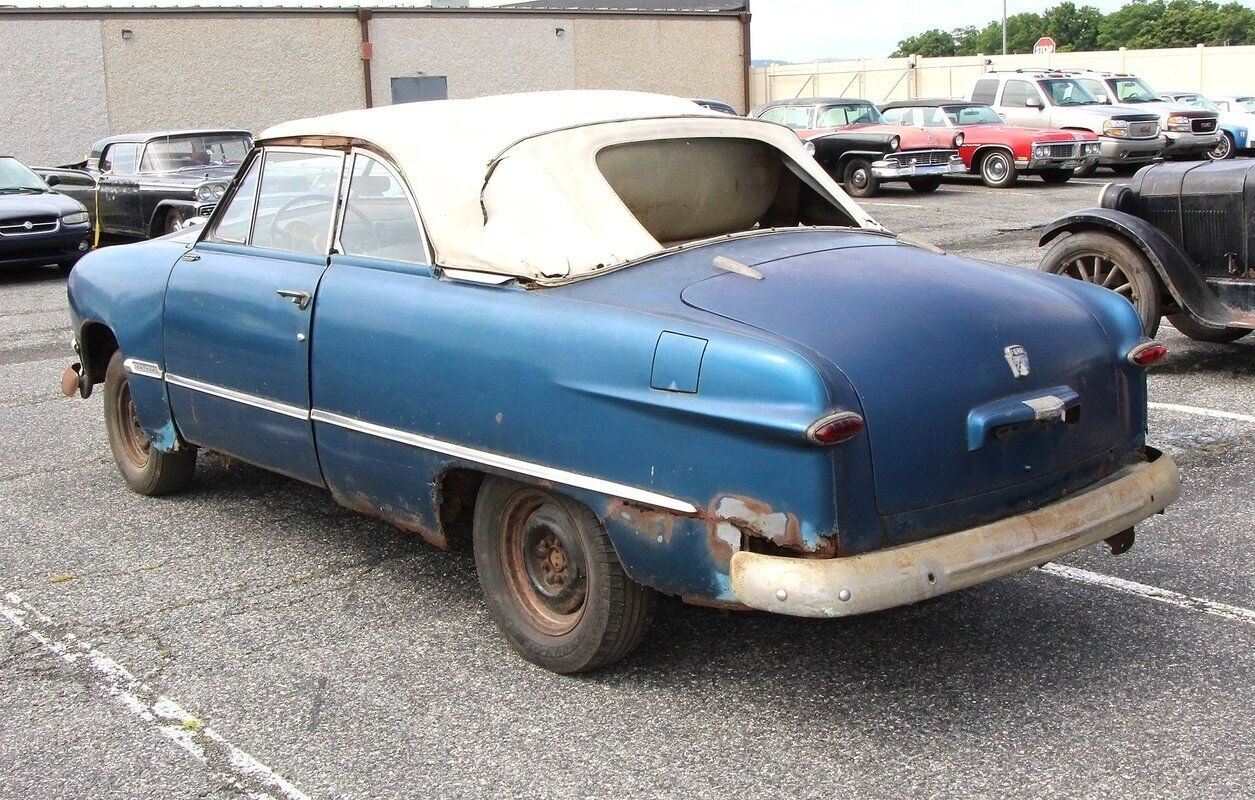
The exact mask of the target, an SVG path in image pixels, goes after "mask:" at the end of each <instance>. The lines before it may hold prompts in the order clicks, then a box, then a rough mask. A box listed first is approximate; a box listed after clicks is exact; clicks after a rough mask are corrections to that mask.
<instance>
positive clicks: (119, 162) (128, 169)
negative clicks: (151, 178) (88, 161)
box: [100, 142, 139, 175]
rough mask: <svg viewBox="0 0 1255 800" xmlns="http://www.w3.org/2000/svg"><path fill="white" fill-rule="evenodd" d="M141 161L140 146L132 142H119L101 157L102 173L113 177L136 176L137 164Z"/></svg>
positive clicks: (106, 150)
mask: <svg viewBox="0 0 1255 800" xmlns="http://www.w3.org/2000/svg"><path fill="white" fill-rule="evenodd" d="M138 160H139V145H138V144H134V143H131V142H118V143H117V144H111V145H109V147H107V148H106V149H105V152H104V154H103V155H101V157H100V170H101V172H108V173H109V174H111V175H134V174H135V167H136V162H137V161H138Z"/></svg>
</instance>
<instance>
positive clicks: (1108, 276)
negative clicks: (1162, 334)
mask: <svg viewBox="0 0 1255 800" xmlns="http://www.w3.org/2000/svg"><path fill="white" fill-rule="evenodd" d="M1038 269H1040V270H1041V271H1043V272H1051V273H1054V274H1055V275H1066V276H1067V277H1069V278H1076V279H1077V280H1082V281H1086V282H1087V283H1092V284H1095V285H1097V286H1102V287H1103V288H1106V289H1110V290H1111V291H1113V292H1115V293H1116V294H1119V295H1121V296H1122V297H1124V299H1125V300H1128V301H1129V302H1130V303H1132V304H1133V307H1134V308H1135V309H1137V315H1138V316H1139V317H1141V319H1142V330H1144V331H1146V335H1147V336H1154V335H1155V332H1156V331H1158V330H1159V318H1160V314H1161V311H1162V308H1163V306H1162V300H1161V299H1160V296H1159V283H1158V281H1157V280H1156V278H1155V274H1154V267H1152V266H1151V265H1150V262H1149V261H1147V260H1146V257H1145V256H1144V255H1142V254H1141V253H1140V252H1139V251H1138V250H1137V249H1136V248H1134V247H1133V246H1132V245H1130V244H1129V243H1128V242H1126V241H1125V240H1124V239H1121V238H1120V237H1118V236H1113V235H1111V234H1108V233H1097V232H1094V231H1085V232H1083V233H1074V234H1072V235H1070V236H1064V237H1062V238H1060V239H1059V240H1058V241H1056V242H1055V243H1054V245H1053V246H1052V247H1051V248H1050V249H1049V250H1047V251H1046V255H1045V257H1044V258H1042V261H1041V265H1040V266H1039V267H1038Z"/></svg>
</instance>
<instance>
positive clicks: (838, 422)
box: [806, 411, 863, 444]
mask: <svg viewBox="0 0 1255 800" xmlns="http://www.w3.org/2000/svg"><path fill="white" fill-rule="evenodd" d="M861 430H863V418H862V417H861V416H859V415H858V414H855V413H854V412H853V411H839V412H837V413H836V414H829V415H828V416H826V417H820V418H819V419H817V420H815V422H814V423H813V424H812V425H811V426H810V427H809V428H807V429H806V438H807V439H810V440H811V441H812V442H814V443H815V444H840V443H841V442H845V441H849V440H850V439H853V438H854V437H855V436H857V435H858V433H859V431H861Z"/></svg>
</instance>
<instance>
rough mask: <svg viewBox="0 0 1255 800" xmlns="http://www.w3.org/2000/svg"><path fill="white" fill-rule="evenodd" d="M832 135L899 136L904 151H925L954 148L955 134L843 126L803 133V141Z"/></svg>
mask: <svg viewBox="0 0 1255 800" xmlns="http://www.w3.org/2000/svg"><path fill="white" fill-rule="evenodd" d="M830 133H872V134H882V135H884V136H897V137H898V139H899V141H900V144H899V149H902V150H923V149H931V148H946V149H949V148H951V147H953V146H954V133H953V132H951V131H950V130H949V129H947V128H937V129H933V128H911V127H908V126H905V125H843V126H842V127H840V128H822V129H818V130H810V131H801V132H800V134H799V135H801V137H802V138H803V139H809V138H812V137H814V136H823V135H825V134H830Z"/></svg>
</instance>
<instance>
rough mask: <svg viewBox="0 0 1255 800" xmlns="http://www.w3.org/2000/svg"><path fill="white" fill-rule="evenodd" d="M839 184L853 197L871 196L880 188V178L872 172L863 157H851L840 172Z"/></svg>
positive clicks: (868, 162) (870, 166) (869, 164)
mask: <svg viewBox="0 0 1255 800" xmlns="http://www.w3.org/2000/svg"><path fill="white" fill-rule="evenodd" d="M841 185H842V186H844V187H845V190H846V191H847V192H849V193H850V194H851V195H853V196H854V197H871V196H873V195H874V194H876V192H877V191H879V190H880V179H879V178H877V177H876V176H875V175H873V174H872V164H871V162H870V161H868V160H867V159H865V158H852V159H850V161H849V163H847V164H846V165H845V169H844V170H843V171H842V173H841Z"/></svg>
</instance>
